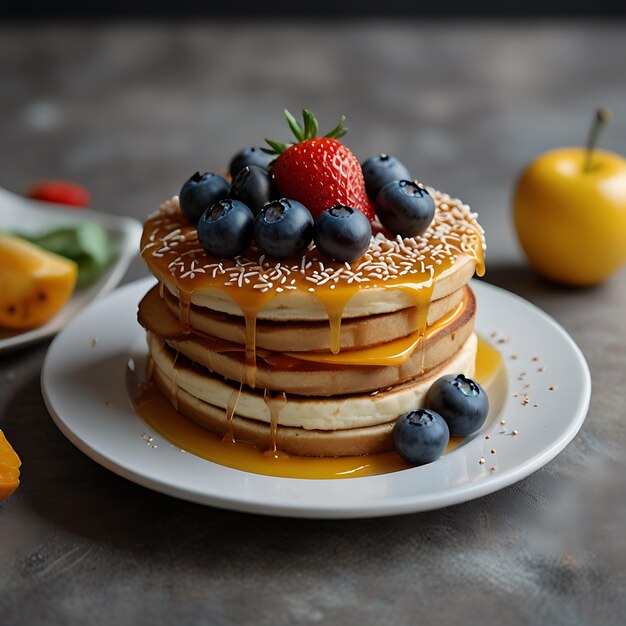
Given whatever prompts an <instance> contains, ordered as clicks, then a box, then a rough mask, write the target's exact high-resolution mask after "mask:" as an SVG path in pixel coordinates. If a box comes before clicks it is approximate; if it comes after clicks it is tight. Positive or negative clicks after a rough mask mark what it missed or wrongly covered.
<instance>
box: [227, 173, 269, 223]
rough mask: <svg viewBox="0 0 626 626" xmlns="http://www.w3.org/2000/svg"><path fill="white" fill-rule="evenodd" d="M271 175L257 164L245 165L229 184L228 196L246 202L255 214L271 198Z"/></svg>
mask: <svg viewBox="0 0 626 626" xmlns="http://www.w3.org/2000/svg"><path fill="white" fill-rule="evenodd" d="M271 195H272V177H271V176H270V174H269V172H268V171H267V170H265V169H263V168H262V167H259V166H258V165H246V166H244V167H242V168H241V169H240V170H239V173H238V174H237V176H235V179H234V180H233V182H232V185H231V186H230V191H229V192H228V197H229V198H234V199H235V200H240V201H241V202H243V203H244V204H247V205H248V206H249V207H250V208H251V209H252V212H253V213H254V214H255V215H256V214H257V213H258V212H259V211H260V210H261V209H262V208H263V207H264V206H265V205H266V204H267V203H268V202H269V201H270V199H271Z"/></svg>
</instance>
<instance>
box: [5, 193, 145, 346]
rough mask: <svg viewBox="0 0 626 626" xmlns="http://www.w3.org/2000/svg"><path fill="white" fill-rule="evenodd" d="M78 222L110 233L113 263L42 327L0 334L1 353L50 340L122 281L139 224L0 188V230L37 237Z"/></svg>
mask: <svg viewBox="0 0 626 626" xmlns="http://www.w3.org/2000/svg"><path fill="white" fill-rule="evenodd" d="M81 220H89V221H93V222H97V223H98V224H100V225H101V226H102V227H103V228H104V229H105V230H106V231H107V232H108V233H109V235H110V237H111V238H112V240H113V242H114V244H115V246H116V248H117V255H116V258H115V261H114V262H113V263H111V264H110V265H109V267H108V268H107V270H106V271H105V272H104V273H103V274H102V276H100V278H99V279H98V280H97V281H95V282H93V283H91V284H90V285H88V286H86V287H83V288H81V289H76V291H75V292H74V293H73V294H72V297H71V298H70V299H69V300H68V302H67V304H66V305H65V306H64V307H63V309H61V311H59V313H58V314H57V315H56V316H55V317H54V318H53V319H51V320H50V321H49V322H48V323H47V324H45V325H44V326H40V327H39V328H34V329H33V330H29V331H26V332H23V333H17V334H4V333H3V334H2V335H0V354H1V353H2V352H9V351H11V350H17V349H19V348H23V347H26V346H28V345H30V344H32V343H34V342H35V341H39V340H40V339H45V338H46V337H51V336H52V335H54V334H55V333H57V332H59V330H61V328H63V327H64V326H65V325H66V324H67V323H68V322H69V321H70V320H71V319H72V318H73V317H74V316H75V315H76V314H77V313H78V312H79V311H81V310H82V309H84V308H85V306H87V305H88V304H89V303H90V302H91V301H92V300H94V299H95V298H97V297H99V296H103V295H104V294H106V293H109V291H111V290H112V289H113V288H114V287H115V286H116V285H117V284H118V283H119V282H120V280H122V277H123V276H124V274H125V273H126V270H127V269H128V265H129V264H130V262H131V261H132V259H133V258H134V257H135V255H136V254H137V253H138V250H139V239H140V237H141V224H140V223H139V222H138V221H137V220H134V219H131V218H128V217H119V216H116V215H110V214H108V213H99V212H98V211H92V210H90V209H73V208H71V207H65V206H62V205H59V204H50V203H47V202H36V201H34V200H29V199H28V198H23V197H22V196H18V195H16V194H14V193H11V192H10V191H7V190H6V189H2V188H0V231H9V232H10V231H18V232H22V233H26V234H37V233H40V232H43V231H46V230H51V229H53V228H59V227H62V226H68V225H71V224H76V223H77V222H79V221H81Z"/></svg>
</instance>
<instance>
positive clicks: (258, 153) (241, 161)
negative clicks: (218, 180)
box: [228, 148, 276, 178]
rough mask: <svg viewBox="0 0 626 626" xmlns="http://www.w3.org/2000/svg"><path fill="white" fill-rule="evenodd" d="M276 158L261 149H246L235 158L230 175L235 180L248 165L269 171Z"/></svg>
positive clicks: (231, 164)
mask: <svg viewBox="0 0 626 626" xmlns="http://www.w3.org/2000/svg"><path fill="white" fill-rule="evenodd" d="M275 158H276V155H272V154H267V153H265V152H263V150H261V148H244V149H243V150H240V151H239V152H237V154H236V155H235V156H234V157H233V159H232V161H231V162H230V165H229V166H228V171H229V172H230V175H231V176H232V177H233V178H235V176H237V174H238V173H239V170H241V169H243V168H244V167H245V166H246V165H257V166H258V167H262V168H264V169H267V168H268V167H269V164H270V163H271V162H272V161H273V160H274V159H275Z"/></svg>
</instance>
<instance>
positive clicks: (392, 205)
mask: <svg viewBox="0 0 626 626" xmlns="http://www.w3.org/2000/svg"><path fill="white" fill-rule="evenodd" d="M376 215H378V219H379V220H380V223H381V224H382V225H383V226H384V227H385V228H386V229H387V230H390V231H391V232H392V233H393V234H394V235H402V237H415V236H416V235H421V234H422V233H423V232H424V231H425V230H426V229H427V228H428V227H429V226H430V223H431V222H432V221H433V217H435V201H434V200H433V197H432V196H431V195H430V194H429V193H428V191H426V189H424V188H423V187H420V186H419V185H418V184H417V183H414V182H413V181H410V180H394V181H392V182H390V183H387V184H386V185H385V186H384V187H383V188H382V189H381V190H380V193H379V194H378V196H377V198H376Z"/></svg>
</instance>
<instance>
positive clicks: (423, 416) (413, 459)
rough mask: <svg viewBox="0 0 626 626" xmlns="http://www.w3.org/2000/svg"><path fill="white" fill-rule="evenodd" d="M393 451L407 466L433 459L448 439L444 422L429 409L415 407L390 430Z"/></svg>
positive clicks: (447, 431) (443, 447)
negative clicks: (414, 409)
mask: <svg viewBox="0 0 626 626" xmlns="http://www.w3.org/2000/svg"><path fill="white" fill-rule="evenodd" d="M392 438H393V445H394V447H395V449H396V452H397V453H398V454H399V455H400V456H401V457H402V458H403V459H404V460H405V461H406V462H407V463H411V465H425V464H426V463H432V462H433V461H436V460H437V459H438V458H439V457H440V456H441V455H442V454H443V451H444V450H445V449H446V446H447V445H448V441H450V431H449V430H448V425H447V424H446V422H445V420H444V419H443V417H441V415H439V414H438V413H435V411H431V410H430V409H417V410H416V411H410V412H409V413H405V414H404V415H401V416H400V417H399V418H398V421H397V422H396V424H395V426H394V427H393V432H392Z"/></svg>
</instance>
